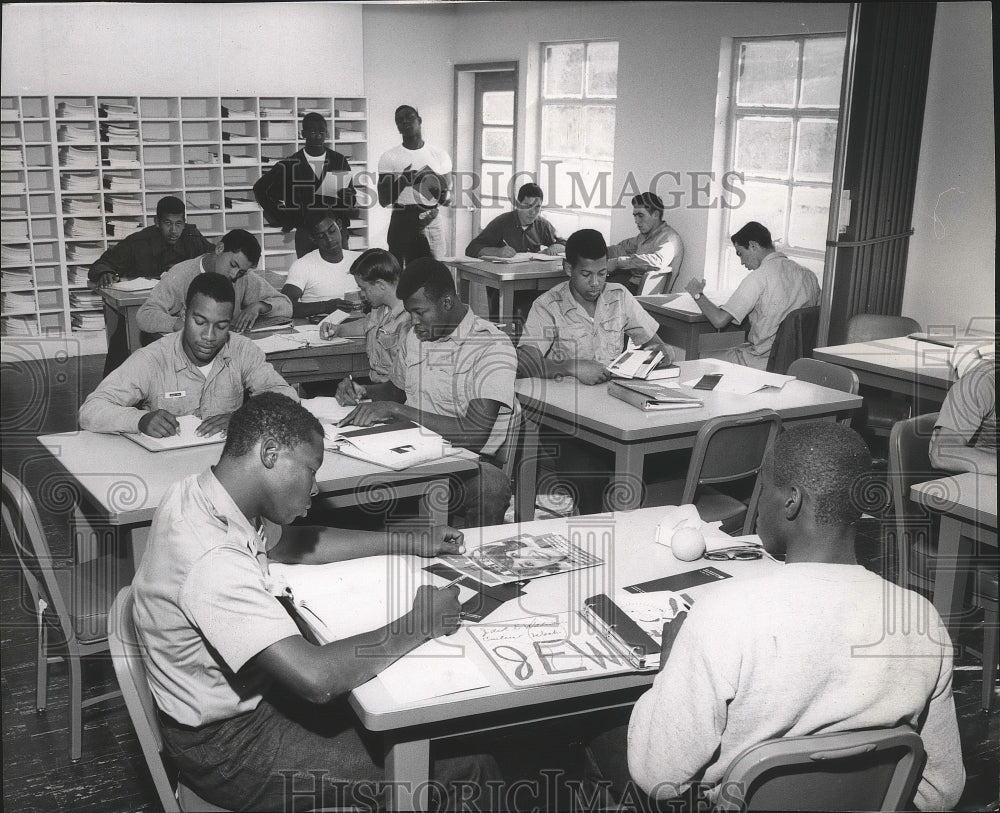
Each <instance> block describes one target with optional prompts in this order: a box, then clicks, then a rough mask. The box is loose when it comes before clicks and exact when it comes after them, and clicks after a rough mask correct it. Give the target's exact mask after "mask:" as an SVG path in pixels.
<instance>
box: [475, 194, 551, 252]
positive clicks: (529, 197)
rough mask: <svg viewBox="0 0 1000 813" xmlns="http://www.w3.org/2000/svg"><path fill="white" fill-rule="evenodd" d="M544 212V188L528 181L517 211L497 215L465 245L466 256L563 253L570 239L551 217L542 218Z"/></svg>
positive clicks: (520, 195)
mask: <svg viewBox="0 0 1000 813" xmlns="http://www.w3.org/2000/svg"><path fill="white" fill-rule="evenodd" d="M541 211H542V188H541V187H540V186H539V185H538V184H536V183H526V184H524V185H523V186H522V187H521V188H520V189H518V190H517V202H516V203H515V204H514V210H513V211H512V212H505V213H504V214H502V215H500V216H499V217H495V218H493V220H491V221H490V223H489V225H488V226H487V227H486V228H485V229H483V230H482V231H481V232H480V233H479V234H478V236H476V237H474V238H473V240H472V242H471V243H469V245H467V246H466V247H465V253H466V255H467V256H469V257H484V258H485V257H513V256H514V255H515V254H517V253H521V252H526V251H531V252H545V253H546V254H552V255H558V254H562V253H563V252H564V251H565V245H566V241H565V240H563V239H562V238H561V237H560V236H559V235H558V234H557V233H556V230H555V227H554V226H553V225H552V224H551V223H549V221H548V220H546V219H545V218H544V217H541V215H540V212H541Z"/></svg>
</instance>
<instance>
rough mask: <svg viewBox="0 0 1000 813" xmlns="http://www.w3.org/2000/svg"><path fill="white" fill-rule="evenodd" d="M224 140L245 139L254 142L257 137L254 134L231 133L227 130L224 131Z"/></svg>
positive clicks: (249, 142)
mask: <svg viewBox="0 0 1000 813" xmlns="http://www.w3.org/2000/svg"><path fill="white" fill-rule="evenodd" d="M222 140H223V141H243V142H246V143H248V144H252V143H254V142H255V141H256V140H257V139H256V138H254V137H253V136H248V135H244V134H243V133H230V132H228V131H227V130H223V131H222Z"/></svg>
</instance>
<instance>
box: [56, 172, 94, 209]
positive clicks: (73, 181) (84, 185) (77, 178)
mask: <svg viewBox="0 0 1000 813" xmlns="http://www.w3.org/2000/svg"><path fill="white" fill-rule="evenodd" d="M59 185H60V186H61V187H62V191H63V192H97V191H99V189H100V188H99V187H98V180H97V176H96V175H91V174H90V173H87V174H80V175H75V174H74V175H71V174H69V173H66V174H64V175H63V176H62V177H60V178H59ZM64 210H65V207H64Z"/></svg>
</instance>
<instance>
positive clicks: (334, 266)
mask: <svg viewBox="0 0 1000 813" xmlns="http://www.w3.org/2000/svg"><path fill="white" fill-rule="evenodd" d="M359 256H360V252H357V251H345V252H344V259H342V260H341V261H340V262H339V263H328V262H327V261H326V260H324V259H323V258H322V257H321V256H320V253H319V249H316V250H315V251H310V252H309V253H308V254H306V255H305V256H304V257H299V258H298V259H297V260H296V261H295V262H293V263H292V267H291V268H289V269H288V277H287V278H286V279H285V284H286V285H294V286H295V287H296V288H298V289H299V290H300V291H302V296H301V297H300V298H299V301H300V302H325V301H326V300H327V299H343V298H344V294H346V293H347V292H348V291H356V290H358V283H357V282H356V281H355V279H354V277H352V276H351V273H350V272H351V265H352V264H353V263H354V261H355V260H356V259H357V258H358V257H359Z"/></svg>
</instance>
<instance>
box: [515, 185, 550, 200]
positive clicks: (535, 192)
mask: <svg viewBox="0 0 1000 813" xmlns="http://www.w3.org/2000/svg"><path fill="white" fill-rule="evenodd" d="M528 198H541V199H543V200H544V198H545V195H543V194H542V187H540V186H539V185H538V184H536V183H532V182H529V183H526V184H525V185H524V186H522V187H521V188H520V189H518V190H517V202H518V203H520V202H521V201H522V200H527V199H528Z"/></svg>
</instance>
